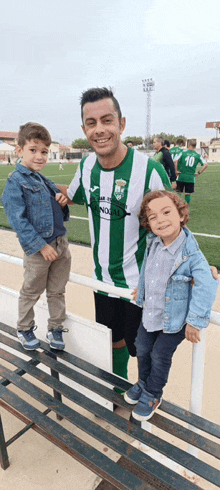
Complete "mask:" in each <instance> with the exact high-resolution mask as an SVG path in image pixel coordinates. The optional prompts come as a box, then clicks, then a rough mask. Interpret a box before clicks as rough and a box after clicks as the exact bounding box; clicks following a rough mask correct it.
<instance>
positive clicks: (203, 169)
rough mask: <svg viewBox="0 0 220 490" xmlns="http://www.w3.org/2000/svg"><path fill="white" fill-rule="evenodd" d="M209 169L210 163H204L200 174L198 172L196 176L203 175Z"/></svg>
mask: <svg viewBox="0 0 220 490" xmlns="http://www.w3.org/2000/svg"><path fill="white" fill-rule="evenodd" d="M207 167H208V163H204V164H203V166H202V168H201V170H199V171H198V172H196V174H195V176H196V177H198V175H201V174H202V172H205V170H206V169H207Z"/></svg>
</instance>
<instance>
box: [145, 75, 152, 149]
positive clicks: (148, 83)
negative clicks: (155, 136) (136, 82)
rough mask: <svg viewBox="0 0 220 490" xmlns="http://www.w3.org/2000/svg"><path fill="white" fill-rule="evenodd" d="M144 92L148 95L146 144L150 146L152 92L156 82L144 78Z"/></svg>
mask: <svg viewBox="0 0 220 490" xmlns="http://www.w3.org/2000/svg"><path fill="white" fill-rule="evenodd" d="M142 84H143V91H144V92H146V94H147V99H146V129H145V132H146V144H147V148H149V146H150V123H151V92H152V91H153V90H155V82H154V80H153V79H152V78H144V79H143V80H142Z"/></svg>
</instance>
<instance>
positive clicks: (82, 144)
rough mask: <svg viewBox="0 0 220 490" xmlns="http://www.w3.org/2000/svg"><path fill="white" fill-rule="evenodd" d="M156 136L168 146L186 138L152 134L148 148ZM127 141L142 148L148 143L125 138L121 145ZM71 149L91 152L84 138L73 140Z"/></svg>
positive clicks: (137, 138) (135, 137)
mask: <svg viewBox="0 0 220 490" xmlns="http://www.w3.org/2000/svg"><path fill="white" fill-rule="evenodd" d="M157 136H162V137H163V138H164V139H165V140H168V141H169V142H170V144H171V145H172V144H175V141H176V140H177V139H178V138H182V139H183V140H184V141H186V137H185V136H183V135H182V134H181V135H178V136H176V135H174V134H170V133H160V134H159V135H158V134H153V135H152V136H151V137H150V146H152V145H153V140H154V138H156V137H157ZM128 141H131V142H132V143H133V146H143V147H145V146H146V145H147V143H148V141H147V138H142V136H126V138H125V139H124V140H123V143H124V144H125V145H126V143H127V142H128ZM72 147H73V148H78V149H79V148H80V149H82V150H91V149H92V148H91V146H90V144H89V142H88V141H87V139H86V138H77V139H75V140H74V141H73V142H72Z"/></svg>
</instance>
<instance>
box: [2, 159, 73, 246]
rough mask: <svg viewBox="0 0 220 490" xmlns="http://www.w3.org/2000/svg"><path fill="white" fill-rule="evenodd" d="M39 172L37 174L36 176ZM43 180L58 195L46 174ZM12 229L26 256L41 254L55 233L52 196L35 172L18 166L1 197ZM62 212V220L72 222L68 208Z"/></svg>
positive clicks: (9, 178) (57, 190)
mask: <svg viewBox="0 0 220 490" xmlns="http://www.w3.org/2000/svg"><path fill="white" fill-rule="evenodd" d="M37 173H38V172H36V174H37ZM41 178H42V179H43V180H44V182H45V183H46V185H47V186H48V187H49V188H50V190H51V191H52V195H54V196H55V194H57V193H58V192H60V190H59V189H58V188H57V187H56V185H55V184H54V182H52V181H51V180H49V179H47V178H46V177H44V176H43V175H41ZM1 200H2V203H3V205H4V208H5V212H6V215H7V218H8V221H9V223H10V225H11V227H12V228H13V229H14V230H15V231H16V233H17V235H18V238H19V241H20V244H21V246H22V248H23V250H24V251H25V253H26V254H27V255H32V254H34V253H36V252H39V251H40V250H41V249H42V248H43V247H44V246H45V245H46V244H47V242H46V241H45V240H44V238H49V237H51V236H52V234H53V210H52V205H51V195H50V193H49V192H48V191H47V190H46V188H45V187H44V185H42V183H41V182H40V181H39V180H37V179H36V177H35V172H32V171H31V170H30V169H29V168H27V167H25V166H24V165H21V164H20V163H18V164H17V166H16V170H15V171H14V172H13V173H12V174H11V175H10V177H8V179H7V183H6V187H5V189H4V192H3V195H2V196H1ZM62 209H63V219H64V221H67V220H68V219H69V208H68V206H65V207H64V208H62Z"/></svg>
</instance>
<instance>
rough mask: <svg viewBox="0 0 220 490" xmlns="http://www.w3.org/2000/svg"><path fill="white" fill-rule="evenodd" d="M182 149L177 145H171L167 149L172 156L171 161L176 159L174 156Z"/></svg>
mask: <svg viewBox="0 0 220 490" xmlns="http://www.w3.org/2000/svg"><path fill="white" fill-rule="evenodd" d="M182 151H183V149H182V148H179V146H173V148H170V149H169V153H170V155H171V157H172V160H173V162H175V160H176V156H177V155H179V154H180V153H182Z"/></svg>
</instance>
